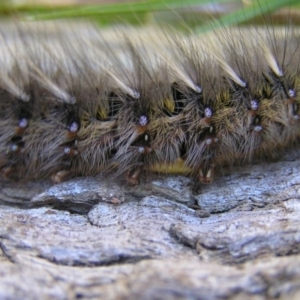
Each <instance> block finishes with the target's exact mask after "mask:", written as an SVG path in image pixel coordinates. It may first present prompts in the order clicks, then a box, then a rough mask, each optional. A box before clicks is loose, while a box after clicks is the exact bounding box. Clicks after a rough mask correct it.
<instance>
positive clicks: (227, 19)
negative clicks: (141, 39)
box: [0, 0, 300, 30]
mask: <svg viewBox="0 0 300 300" xmlns="http://www.w3.org/2000/svg"><path fill="white" fill-rule="evenodd" d="M299 3H300V0H165V1H162V0H139V1H136V0H131V1H130V0H0V15H1V17H2V18H5V17H12V16H18V18H21V19H24V20H30V21H32V20H48V19H65V18H88V19H91V20H93V21H96V22H97V23H98V24H101V25H111V24H115V23H123V24H124V23H130V24H135V25H140V24H143V25H144V24H147V23H151V22H159V23H160V24H162V23H166V24H168V25H171V26H173V25H174V26H176V27H181V28H184V27H186V25H188V26H189V27H190V28H196V29H199V28H201V30H206V29H207V28H206V25H208V24H209V25H211V24H212V23H215V25H216V24H219V25H221V26H230V25H236V24H248V23H249V22H251V23H252V24H253V23H255V24H266V23H272V25H274V24H278V25H282V24H286V23H287V22H290V21H291V20H292V22H293V24H298V23H300V13H299V7H300V6H299ZM271 14H272V18H271V17H270V15H271ZM210 27H211V26H210Z"/></svg>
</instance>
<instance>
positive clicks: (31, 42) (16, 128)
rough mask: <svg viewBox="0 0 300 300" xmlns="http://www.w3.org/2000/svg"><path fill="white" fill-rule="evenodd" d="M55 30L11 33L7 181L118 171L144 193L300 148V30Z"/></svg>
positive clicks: (19, 28) (5, 51)
mask: <svg viewBox="0 0 300 300" xmlns="http://www.w3.org/2000/svg"><path fill="white" fill-rule="evenodd" d="M51 22H52V23H51V24H50V25H47V24H45V23H43V24H42V25H41V28H40V29H36V26H37V24H36V23H35V24H34V26H32V25H31V24H24V23H22V22H15V23H12V24H3V25H2V26H1V29H0V31H1V33H0V51H1V53H0V106H1V107H0V168H1V172H2V176H4V177H6V178H14V179H18V180H31V179H39V178H50V177H51V176H52V179H53V180H54V181H60V180H61V176H62V175H64V176H65V175H67V174H68V175H70V176H93V175H96V174H98V173H101V172H109V173H112V174H116V175H118V176H119V175H121V176H123V175H124V176H126V177H127V180H128V182H129V183H132V184H136V183H138V181H139V177H140V174H141V173H142V172H155V171H158V172H170V170H171V169H172V166H173V167H174V168H173V169H176V171H177V172H178V171H179V172H181V173H184V174H187V175H188V174H189V175H191V176H193V177H194V178H197V179H198V180H199V181H200V182H202V183H210V182H212V180H213V176H214V175H213V173H214V171H215V170H219V169H220V168H222V166H225V165H226V166H234V165H236V164H241V163H251V162H252V161H253V159H255V158H258V157H270V156H274V157H275V156H276V154H277V153H279V152H280V151H281V150H283V149H286V148H287V147H290V146H292V145H294V144H295V143H297V142H298V141H299V137H300V123H299V122H300V120H299V116H300V70H299V61H300V49H299V43H300V34H299V30H298V29H297V27H292V26H287V27H285V28H277V29H276V28H271V29H270V28H268V27H266V28H262V27H248V28H242V27H236V28H221V29H218V30H217V29H216V30H214V31H212V32H209V33H207V34H204V33H203V34H196V33H193V32H190V33H188V34H186V33H181V32H178V31H174V30H171V29H166V28H162V27H147V28H142V29H137V28H131V27H129V26H127V27H126V26H124V28H122V29H111V30H108V29H106V30H101V29H99V28H97V27H96V26H91V25H87V24H86V23H84V22H83V23H79V24H74V23H64V22H61V21H60V22H57V23H55V22H54V21H51ZM53 28H54V29H53ZM53 31H54V32H55V33H53ZM170 166H171V168H170Z"/></svg>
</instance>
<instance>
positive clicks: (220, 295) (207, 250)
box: [0, 153, 300, 299]
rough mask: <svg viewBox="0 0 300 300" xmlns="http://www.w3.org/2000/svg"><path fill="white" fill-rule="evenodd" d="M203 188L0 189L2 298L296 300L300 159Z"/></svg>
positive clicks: (5, 185) (102, 182) (187, 183)
mask: <svg viewBox="0 0 300 300" xmlns="http://www.w3.org/2000/svg"><path fill="white" fill-rule="evenodd" d="M297 157H298V155H297V153H291V154H289V155H287V156H286V157H285V158H283V159H282V160H281V161H280V162H276V163H264V164H258V165H253V166H245V167H238V168H235V169H234V170H232V172H231V173H227V171H226V170H223V175H222V176H220V177H218V178H217V179H216V180H215V182H214V183H213V184H211V185H207V186H202V187H201V190H200V191H199V190H198V192H197V193H196V194H195V192H193V191H194V187H193V183H192V182H191V180H190V179H188V178H186V177H182V176H173V177H171V176H153V177H151V178H146V179H143V180H142V183H141V184H140V185H139V186H138V187H135V188H129V187H127V186H126V185H124V184H121V183H120V184H119V183H113V182H112V181H111V180H110V179H105V178H103V177H101V176H100V177H97V178H77V179H73V180H71V181H69V182H65V183H62V184H59V185H55V186H51V184H50V183H49V182H35V183H32V182H29V183H13V182H6V181H2V183H1V190H0V199H1V205H0V249H1V250H0V262H1V268H0V274H1V275H0V298H1V299H21V298H22V299H23V298H24V295H26V298H27V299H50V298H51V299H53V298H55V299H75V298H89V299H227V298H233V299H270V298H271V299H272V298H280V299H299V298H300V255H299V252H300V218H299V216H300V202H299V188H300V177H299V174H300V160H299V159H298V158H297Z"/></svg>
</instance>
